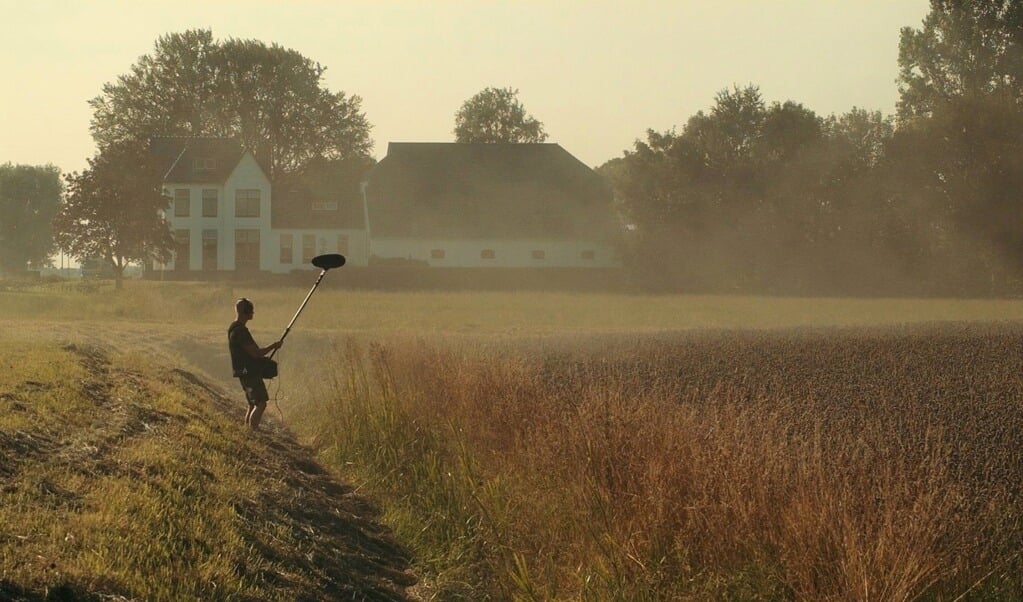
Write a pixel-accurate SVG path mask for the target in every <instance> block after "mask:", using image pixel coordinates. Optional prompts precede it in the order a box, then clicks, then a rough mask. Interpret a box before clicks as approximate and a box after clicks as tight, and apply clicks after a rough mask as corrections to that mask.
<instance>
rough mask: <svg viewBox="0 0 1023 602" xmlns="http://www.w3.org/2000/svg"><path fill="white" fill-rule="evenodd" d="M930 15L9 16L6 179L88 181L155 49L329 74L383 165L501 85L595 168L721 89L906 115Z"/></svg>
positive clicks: (666, 10) (782, 3) (341, 6)
mask: <svg viewBox="0 0 1023 602" xmlns="http://www.w3.org/2000/svg"><path fill="white" fill-rule="evenodd" d="M928 10H929V7H928V2H927V1H926V0H678V1H674V2H669V1H653V0H650V1H644V0H638V1H635V0H634V1H631V2H625V1H623V2H610V1H603V0H598V1H582V0H547V1H539V0H520V1H511V0H507V1H502V2H489V1H483V0H475V1H471V0H465V1H454V0H431V1H427V2H418V1H417V2H412V1H407V2H387V1H382V0H377V1H369V0H367V1H362V0H354V1H353V0H346V1H344V2H342V1H340V0H338V1H327V0H292V1H288V2H284V1H278V2H271V1H265V0H248V1H245V2H240V1H211V0H206V1H194V0H174V1H173V2H159V3H158V2H149V1H137V0H132V1H113V0H89V1H72V0H66V1H58V0H0V15H2V21H0V50H2V52H0V81H2V82H3V86H2V87H3V93H2V94H0V163H6V162H8V161H10V162H13V163H27V164H44V163H53V164H55V165H57V166H59V167H60V168H62V169H64V170H65V171H69V170H80V169H81V168H82V167H84V166H85V159H86V158H87V157H90V156H92V154H93V152H94V149H95V148H94V145H93V143H92V138H91V137H90V135H89V120H90V118H91V112H90V110H89V107H88V105H87V104H86V102H87V101H88V100H89V99H90V98H92V97H94V96H96V95H98V94H99V93H100V91H101V87H102V85H103V84H104V83H106V82H110V81H113V80H115V79H116V78H117V76H118V75H121V74H123V73H127V72H128V70H129V68H130V67H131V65H132V64H133V63H134V62H135V61H136V60H137V59H138V58H139V57H140V56H141V55H143V54H147V53H150V52H151V51H152V49H153V43H154V42H155V41H156V38H157V37H159V36H160V35H162V34H165V33H170V32H180V31H185V30H187V29H195V28H209V29H212V30H213V35H214V37H216V38H221V39H223V38H255V39H259V40H262V41H264V42H266V43H272V42H276V43H278V44H280V45H282V46H285V47H288V48H292V49H295V50H297V51H298V52H300V53H302V54H303V55H305V56H306V57H308V58H310V59H312V60H314V61H316V62H319V63H320V64H322V65H323V66H325V67H327V72H326V86H327V87H328V88H329V89H331V90H333V91H338V90H342V91H344V92H345V93H346V94H349V95H353V94H354V95H358V96H360V97H362V100H363V102H362V109H363V111H364V112H365V113H366V116H367V118H368V119H369V122H370V124H372V126H373V130H372V132H371V137H372V139H373V140H374V142H375V147H374V155H375V156H376V157H377V158H378V159H379V158H382V157H383V156H384V155H385V154H386V151H387V143H388V142H392V141H433V142H438V141H439V142H445V141H451V140H453V138H454V135H453V134H452V130H453V129H454V114H455V111H457V110H458V108H459V107H460V106H461V104H462V103H463V102H464V101H465V100H467V99H468V98H470V97H471V96H472V95H473V94H475V93H476V92H479V91H480V90H482V89H483V88H485V87H487V86H495V87H512V88H517V89H518V90H519V100H520V101H522V103H523V104H524V105H525V107H526V110H527V111H528V112H529V113H531V114H532V115H533V116H534V117H536V118H537V119H539V120H540V121H541V122H543V124H544V126H545V128H546V130H547V133H548V134H549V135H550V138H549V139H548V141H549V142H557V143H559V144H561V146H563V147H564V148H565V149H566V150H568V151H569V152H570V153H572V154H574V155H575V156H576V157H578V158H579V159H580V160H582V161H583V162H585V163H587V164H588V165H591V166H596V165H599V164H601V163H603V162H604V161H607V160H608V159H611V158H613V157H618V156H621V154H622V152H623V151H625V150H627V149H631V148H632V144H633V142H634V141H635V140H636V139H637V138H644V137H645V132H646V130H647V129H648V128H652V129H654V130H658V131H664V130H668V129H670V128H672V127H676V126H678V127H681V126H683V125H684V124H685V122H686V120H687V119H688V118H689V117H690V116H691V115H693V114H694V113H696V112H697V111H699V110H707V109H708V108H710V106H711V105H712V103H713V100H714V95H715V94H716V93H717V92H718V91H720V90H721V89H723V88H726V87H731V86H732V85H746V84H749V83H753V84H757V85H759V86H760V89H761V92H762V94H763V96H764V98H765V100H767V101H768V102H773V101H785V100H794V101H797V102H801V103H803V104H804V105H805V106H807V107H808V108H810V109H812V110H814V111H816V112H817V113H818V114H820V115H829V114H831V113H844V112H846V111H848V110H849V109H850V108H852V107H854V106H857V107H861V108H866V109H871V110H874V109H877V110H881V111H883V112H885V113H892V112H894V108H895V102H896V100H897V97H898V90H897V87H896V84H895V77H896V75H897V64H896V60H897V57H898V42H899V29H900V28H901V27H904V26H911V27H919V26H920V23H921V21H922V19H923V18H924V16H925V15H926V14H927V12H928Z"/></svg>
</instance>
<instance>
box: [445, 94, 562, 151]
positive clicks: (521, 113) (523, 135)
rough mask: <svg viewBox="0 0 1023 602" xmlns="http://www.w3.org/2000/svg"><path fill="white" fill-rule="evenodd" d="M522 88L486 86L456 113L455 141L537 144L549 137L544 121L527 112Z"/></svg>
mask: <svg viewBox="0 0 1023 602" xmlns="http://www.w3.org/2000/svg"><path fill="white" fill-rule="evenodd" d="M518 94H519V91H518V90H512V89H511V88H485V89H483V90H482V91H480V92H479V93H478V94H476V95H475V96H473V97H472V98H470V99H469V100H467V101H465V102H464V103H463V104H462V108H460V109H459V110H458V112H457V113H455V142H483V143H496V142H515V143H537V142H543V141H545V140H547V133H546V132H544V130H543V124H542V123H540V122H539V121H537V120H536V119H535V118H533V116H532V115H528V114H526V109H525V107H523V106H522V103H521V102H519V100H518Z"/></svg>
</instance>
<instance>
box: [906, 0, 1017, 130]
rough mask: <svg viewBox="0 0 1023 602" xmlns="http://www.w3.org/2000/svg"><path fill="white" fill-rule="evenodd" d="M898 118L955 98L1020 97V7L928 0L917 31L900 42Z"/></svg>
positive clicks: (990, 1) (928, 111)
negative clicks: (927, 8) (926, 8)
mask: <svg viewBox="0 0 1023 602" xmlns="http://www.w3.org/2000/svg"><path fill="white" fill-rule="evenodd" d="M898 82H899V91H900V93H901V98H900V100H899V105H898V109H899V117H900V118H902V119H909V118H912V117H919V116H924V117H926V116H930V115H932V114H933V113H934V111H935V110H938V109H939V108H940V107H941V105H943V104H946V103H949V102H954V101H956V100H959V99H971V100H975V99H977V98H981V97H988V96H992V95H995V96H1001V97H1004V98H1010V99H1013V100H1014V101H1017V102H1018V101H1019V100H1020V98H1021V97H1023V3H1020V2H1019V1H1018V0H931V11H930V12H929V13H928V14H927V16H926V17H925V18H924V20H923V23H922V27H921V28H920V29H914V28H912V27H905V28H903V29H902V32H901V36H900V39H899V78H898Z"/></svg>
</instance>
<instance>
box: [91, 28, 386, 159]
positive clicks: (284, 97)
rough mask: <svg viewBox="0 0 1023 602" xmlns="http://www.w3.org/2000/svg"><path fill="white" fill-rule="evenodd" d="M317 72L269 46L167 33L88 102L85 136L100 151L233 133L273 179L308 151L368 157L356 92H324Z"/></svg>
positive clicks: (204, 33)
mask: <svg viewBox="0 0 1023 602" xmlns="http://www.w3.org/2000/svg"><path fill="white" fill-rule="evenodd" d="M325 71H326V68H325V67H323V66H321V65H320V64H319V63H315V62H313V61H311V60H310V59H308V58H306V57H304V56H302V55H301V54H300V53H298V52H296V51H294V50H290V49H287V48H283V47H281V46H278V45H276V44H274V45H272V46H267V45H266V44H264V43H263V42H260V41H256V40H235V39H229V40H227V41H225V42H218V41H215V40H214V39H213V33H212V32H211V31H210V30H191V31H186V32H184V33H175V34H168V35H165V36H162V37H160V38H159V39H158V40H157V41H156V45H155V47H154V51H153V53H152V54H149V55H146V56H143V57H142V58H140V59H139V60H138V62H136V63H135V64H134V65H133V66H132V67H131V70H130V72H129V73H127V74H125V75H122V76H120V77H118V78H117V81H116V82H113V83H107V84H105V85H104V86H103V93H102V94H100V95H99V96H97V97H96V98H94V99H92V100H91V101H89V104H90V105H91V106H92V108H93V119H92V124H91V131H92V135H93V138H94V139H95V140H96V143H97V145H98V147H99V148H100V150H101V151H102V150H103V149H105V148H106V147H107V146H108V145H111V144H114V143H119V142H130V141H135V140H147V139H149V138H150V137H153V136H215V137H237V138H238V139H240V140H241V141H242V144H243V145H245V146H246V147H247V148H249V149H251V150H253V151H254V152H255V153H256V155H257V156H258V157H259V158H260V160H261V161H262V162H263V163H264V166H265V167H266V168H267V169H268V171H269V172H270V177H271V178H272V179H275V178H276V177H277V176H278V175H280V174H281V173H287V172H290V171H295V170H297V169H299V168H300V167H301V166H302V165H303V164H304V163H306V162H307V161H309V160H311V159H313V158H317V157H319V158H325V159H347V158H353V157H358V156H368V154H369V152H370V150H371V149H372V142H371V140H370V138H369V130H370V126H369V123H368V121H367V120H366V117H365V114H363V113H362V112H361V111H360V106H361V103H362V99H360V98H359V97H358V96H350V97H349V96H346V95H345V93H344V92H331V91H329V90H327V89H326V88H325V87H324V86H323V74H324V72H325Z"/></svg>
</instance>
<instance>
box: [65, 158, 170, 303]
mask: <svg viewBox="0 0 1023 602" xmlns="http://www.w3.org/2000/svg"><path fill="white" fill-rule="evenodd" d="M66 181H67V191H66V195H65V198H64V202H63V204H62V205H61V206H60V210H59V212H58V213H57V215H56V217H55V218H54V220H53V229H54V233H55V236H56V238H57V241H58V243H59V244H60V246H61V248H62V249H64V250H66V251H67V252H68V253H69V254H70V255H71V256H72V257H75V258H76V259H78V260H84V259H87V258H102V259H104V260H106V261H108V262H110V265H111V266H112V267H113V270H114V276H115V279H116V282H117V287H118V288H120V287H121V284H122V278H123V275H124V269H125V268H126V267H127V266H128V264H129V263H131V262H142V263H146V262H149V261H151V260H160V261H166V260H167V259H169V258H170V254H171V249H172V248H173V240H172V238H171V234H170V229H169V227H168V224H167V221H166V220H165V219H164V218H163V216H162V211H163V210H164V209H166V208H167V207H168V206H169V202H170V200H169V199H168V198H167V197H166V196H165V195H164V194H163V190H162V187H161V185H160V166H158V165H156V164H155V162H154V161H153V160H152V159H151V158H150V155H149V153H148V152H146V149H145V147H144V145H141V144H138V143H133V142H115V143H111V144H109V145H107V146H106V147H105V148H104V149H103V150H102V151H100V152H99V153H98V154H97V155H96V156H95V157H93V158H92V159H90V160H89V166H88V167H87V168H86V169H85V170H84V171H82V172H81V173H77V172H76V173H71V174H69V175H68V176H67V177H66Z"/></svg>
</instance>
